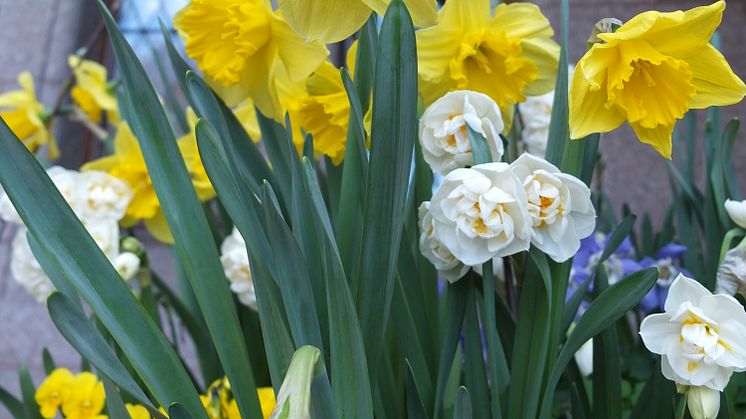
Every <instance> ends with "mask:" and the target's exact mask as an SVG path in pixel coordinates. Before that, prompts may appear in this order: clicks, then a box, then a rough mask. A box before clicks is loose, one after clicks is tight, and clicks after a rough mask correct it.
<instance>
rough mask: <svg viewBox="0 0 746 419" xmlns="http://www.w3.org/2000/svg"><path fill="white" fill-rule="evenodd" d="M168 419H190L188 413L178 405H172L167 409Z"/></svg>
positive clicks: (190, 416)
mask: <svg viewBox="0 0 746 419" xmlns="http://www.w3.org/2000/svg"><path fill="white" fill-rule="evenodd" d="M168 417H169V418H170V419H192V415H191V414H190V413H189V411H188V410H186V409H185V408H184V406H182V405H180V404H178V403H174V404H172V405H171V406H169V407H168Z"/></svg>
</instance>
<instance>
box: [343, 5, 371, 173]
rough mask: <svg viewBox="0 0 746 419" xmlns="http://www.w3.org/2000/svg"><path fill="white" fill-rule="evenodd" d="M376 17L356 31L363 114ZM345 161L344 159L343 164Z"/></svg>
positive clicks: (357, 74) (367, 93) (356, 78)
mask: <svg viewBox="0 0 746 419" xmlns="http://www.w3.org/2000/svg"><path fill="white" fill-rule="evenodd" d="M377 26H378V17H377V16H376V14H375V13H371V15H370V18H368V21H367V22H366V23H365V26H363V27H362V28H360V31H358V43H357V57H355V86H356V88H357V95H358V97H359V98H360V104H361V105H362V106H361V109H362V111H363V114H364V113H365V112H367V111H368V106H369V105H370V91H371V88H372V87H373V76H374V73H373V71H372V70H373V69H375V68H376V51H377V49H378V48H377V47H378V32H377ZM346 161H347V160H346V159H345V162H346Z"/></svg>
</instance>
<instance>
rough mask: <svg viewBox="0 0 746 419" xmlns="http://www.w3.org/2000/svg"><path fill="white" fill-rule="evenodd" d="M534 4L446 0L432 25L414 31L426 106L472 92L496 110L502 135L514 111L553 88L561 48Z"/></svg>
mask: <svg viewBox="0 0 746 419" xmlns="http://www.w3.org/2000/svg"><path fill="white" fill-rule="evenodd" d="M553 33H554V32H553V30H552V27H551V26H550V24H549V21H548V20H547V19H546V17H544V15H542V14H541V11H540V10H539V8H538V7H537V6H536V5H533V4H529V3H511V4H504V3H503V4H500V5H499V6H497V7H496V8H495V12H494V14H493V15H492V16H490V1H489V0H449V1H447V2H446V4H445V6H443V8H442V9H441V11H440V17H439V22H438V24H437V25H436V26H434V27H432V28H429V29H425V30H421V31H418V32H417V51H418V55H419V73H420V81H421V89H420V90H421V94H422V96H423V99H424V101H425V105H429V104H431V103H432V102H434V101H435V100H436V99H438V98H439V97H441V96H443V95H444V94H445V93H447V92H449V91H451V90H473V91H476V92H480V93H484V94H486V95H487V96H489V97H491V98H492V99H493V100H494V101H495V102H497V104H498V105H499V106H500V111H501V113H502V115H503V120H504V121H505V130H506V131H508V130H509V129H510V124H511V123H512V120H513V113H514V109H513V108H514V106H513V105H515V104H516V103H519V102H523V101H524V100H526V95H528V96H539V95H542V94H544V93H547V92H549V91H551V90H552V89H553V88H554V83H555V81H556V74H557V63H558V59H559V46H558V45H557V43H555V42H554V41H553V40H552V39H551V37H552V35H553Z"/></svg>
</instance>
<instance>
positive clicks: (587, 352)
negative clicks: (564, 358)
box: [575, 338, 593, 377]
mask: <svg viewBox="0 0 746 419" xmlns="http://www.w3.org/2000/svg"><path fill="white" fill-rule="evenodd" d="M575 363H577V364H578V369H579V370H580V374H582V375H583V377H587V376H589V375H591V374H593V339H592V338H591V339H588V341H586V342H585V343H584V344H583V346H581V347H580V349H578V350H577V351H576V352H575Z"/></svg>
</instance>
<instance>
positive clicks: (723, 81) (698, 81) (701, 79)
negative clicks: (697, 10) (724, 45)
mask: <svg viewBox="0 0 746 419" xmlns="http://www.w3.org/2000/svg"><path fill="white" fill-rule="evenodd" d="M686 62H687V63H689V71H691V72H692V76H693V77H692V84H694V88H695V89H696V93H695V94H694V97H693V98H692V99H691V101H690V102H689V106H690V107H691V108H693V109H704V108H707V107H710V106H727V105H733V104H735V103H738V102H740V101H741V99H743V97H744V95H746V85H744V83H743V81H742V80H741V79H740V78H739V77H738V76H737V75H735V73H733V70H732V69H731V68H730V65H728V62H727V61H726V60H725V58H724V57H723V55H722V54H721V53H720V51H718V50H717V49H715V47H713V46H712V45H710V44H708V45H707V46H706V47H705V48H703V49H700V52H699V53H698V54H696V55H693V56H690V57H687V58H686Z"/></svg>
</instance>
